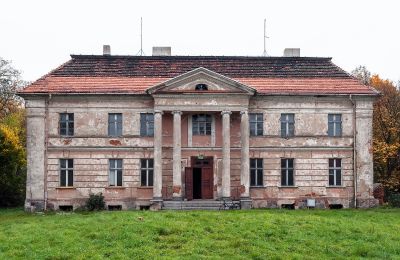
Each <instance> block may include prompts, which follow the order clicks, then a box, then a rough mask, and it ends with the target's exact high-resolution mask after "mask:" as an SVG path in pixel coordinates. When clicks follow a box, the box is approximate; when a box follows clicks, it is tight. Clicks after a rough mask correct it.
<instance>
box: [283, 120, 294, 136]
mask: <svg viewBox="0 0 400 260" xmlns="http://www.w3.org/2000/svg"><path fill="white" fill-rule="evenodd" d="M292 136H294V114H281V137H284V138H287V137H292Z"/></svg>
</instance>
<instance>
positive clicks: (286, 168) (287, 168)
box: [281, 158, 294, 186]
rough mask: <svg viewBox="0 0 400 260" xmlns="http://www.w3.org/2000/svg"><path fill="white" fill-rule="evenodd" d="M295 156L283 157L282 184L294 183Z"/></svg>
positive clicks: (290, 184) (291, 184)
mask: <svg viewBox="0 0 400 260" xmlns="http://www.w3.org/2000/svg"><path fill="white" fill-rule="evenodd" d="M293 162H294V159H293V158H284V159H281V185H282V186H293V185H294V167H293Z"/></svg>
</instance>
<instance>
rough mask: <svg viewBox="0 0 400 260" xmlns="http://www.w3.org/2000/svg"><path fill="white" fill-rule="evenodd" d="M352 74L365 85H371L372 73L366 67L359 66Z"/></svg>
mask: <svg viewBox="0 0 400 260" xmlns="http://www.w3.org/2000/svg"><path fill="white" fill-rule="evenodd" d="M351 74H352V75H353V76H354V77H356V78H357V79H359V80H360V82H361V83H362V84H364V85H370V83H371V72H369V71H368V69H367V68H366V67H365V66H358V67H357V68H355V69H354V70H353V71H352V72H351Z"/></svg>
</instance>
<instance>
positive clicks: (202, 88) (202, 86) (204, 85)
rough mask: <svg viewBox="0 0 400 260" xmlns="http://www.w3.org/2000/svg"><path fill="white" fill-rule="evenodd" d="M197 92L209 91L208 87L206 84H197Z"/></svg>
mask: <svg viewBox="0 0 400 260" xmlns="http://www.w3.org/2000/svg"><path fill="white" fill-rule="evenodd" d="M194 89H195V90H208V87H207V85H206V84H203V83H201V84H197V85H196V87H195V88H194Z"/></svg>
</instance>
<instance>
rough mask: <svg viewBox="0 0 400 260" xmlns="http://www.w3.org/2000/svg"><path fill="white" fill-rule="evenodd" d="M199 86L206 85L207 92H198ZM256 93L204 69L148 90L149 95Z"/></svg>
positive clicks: (198, 69) (185, 74) (193, 71)
mask: <svg viewBox="0 0 400 260" xmlns="http://www.w3.org/2000/svg"><path fill="white" fill-rule="evenodd" d="M199 84H200V85H201V84H203V86H204V85H205V86H206V89H207V90H204V89H203V90H196V86H197V87H198V86H199ZM255 92H256V90H255V89H253V88H251V87H249V86H246V85H244V84H242V83H240V82H238V81H236V80H233V79H231V78H229V77H226V76H224V75H221V74H219V73H216V72H214V71H211V70H208V69H206V68H202V67H200V68H197V69H194V70H192V71H189V72H186V73H184V74H181V75H179V76H177V77H175V78H172V79H169V80H167V81H165V82H162V83H160V84H157V85H156V86H153V87H151V88H149V89H147V93H149V94H174V93H175V94H178V93H194V94H195V93H201V94H207V93H212V94H218V93H221V94H229V93H232V94H233V93H236V94H244V95H254V94H255Z"/></svg>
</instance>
